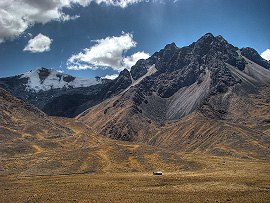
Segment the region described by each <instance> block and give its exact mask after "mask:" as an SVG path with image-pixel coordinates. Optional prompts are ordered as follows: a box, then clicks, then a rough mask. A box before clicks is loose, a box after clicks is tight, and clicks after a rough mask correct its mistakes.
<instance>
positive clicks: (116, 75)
mask: <svg viewBox="0 0 270 203" xmlns="http://www.w3.org/2000/svg"><path fill="white" fill-rule="evenodd" d="M118 76H119V75H118V74H113V75H106V76H105V77H104V78H106V79H109V80H114V79H115V78H117V77H118Z"/></svg>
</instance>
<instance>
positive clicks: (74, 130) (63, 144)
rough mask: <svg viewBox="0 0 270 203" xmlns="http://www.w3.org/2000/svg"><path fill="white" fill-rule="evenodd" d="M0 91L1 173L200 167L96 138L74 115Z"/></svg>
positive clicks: (169, 155) (167, 153)
mask: <svg viewBox="0 0 270 203" xmlns="http://www.w3.org/2000/svg"><path fill="white" fill-rule="evenodd" d="M0 91H1V94H0V95H1V96H0V112H1V113H0V116H1V117H0V128H1V131H0V135H1V137H0V138H1V143H0V145H1V148H0V150H1V151H0V154H1V168H0V174H1V176H15V177H18V176H19V177H24V176H37V175H38V176H41V175H63V174H66V175H69V174H89V173H104V172H143V171H148V172H152V171H153V170H163V171H164V170H165V171H194V170H198V169H200V168H201V167H202V164H200V163H198V162H197V161H192V160H187V159H183V158H182V156H181V155H180V154H176V153H173V152H170V151H166V150H164V149H157V148H155V147H150V146H147V145H142V144H141V145H137V144H132V143H128V142H123V141H113V140H110V139H107V138H101V137H98V136H96V132H94V131H92V130H91V129H90V128H89V127H87V126H86V125H85V124H83V123H82V122H80V121H78V120H75V119H70V118H58V117H50V116H47V115H46V114H44V113H43V112H41V111H40V110H38V109H37V108H36V107H34V106H32V105H31V104H29V103H27V102H24V101H22V100H19V99H16V98H15V97H13V96H11V95H10V94H9V93H8V92H6V91H5V90H2V89H0Z"/></svg>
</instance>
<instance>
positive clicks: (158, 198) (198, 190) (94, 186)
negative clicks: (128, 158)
mask: <svg viewBox="0 0 270 203" xmlns="http://www.w3.org/2000/svg"><path fill="white" fill-rule="evenodd" d="M182 156H183V157H184V159H188V160H193V161H198V160H200V162H201V164H203V165H204V166H205V167H204V168H201V169H200V170H194V171H171V172H167V171H166V170H165V171H163V172H164V175H162V176H153V175H152V173H151V172H133V173H102V174H84V175H60V176H59V175H58V176H39V177H27V178H1V183H0V188H1V195H0V198H1V200H2V202H269V200H270V176H269V175H270V171H269V167H270V164H269V163H267V162H263V161H256V160H253V161H251V160H249V161H243V160H240V159H226V158H222V157H207V156H201V155H196V154H185V155H182Z"/></svg>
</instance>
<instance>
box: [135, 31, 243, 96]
mask: <svg viewBox="0 0 270 203" xmlns="http://www.w3.org/2000/svg"><path fill="white" fill-rule="evenodd" d="M237 50H238V48H237V47H234V46H232V45H231V44H229V43H228V42H227V41H226V40H225V39H224V38H223V37H221V36H217V37H214V36H213V35H212V34H211V33H208V34H206V35H204V36H203V37H201V38H200V39H199V40H198V41H197V42H194V43H192V44H191V45H190V46H187V47H183V48H178V47H176V45H175V44H174V43H172V44H168V45H166V46H165V48H164V49H162V50H161V51H160V52H156V53H155V54H153V55H152V56H151V57H150V58H149V59H146V60H140V61H139V62H138V63H137V64H136V65H135V66H133V67H132V68H131V73H132V77H133V78H134V77H135V79H137V78H138V77H139V76H141V75H142V74H145V72H146V71H147V66H150V65H152V64H155V67H156V69H157V70H158V71H157V72H156V73H155V74H153V75H151V76H150V77H148V78H147V80H145V81H143V82H142V83H141V84H140V85H139V86H140V87H139V89H140V91H142V90H145V91H147V92H148V93H147V94H149V93H150V94H151V92H156V93H157V94H158V95H159V96H160V97H162V98H169V97H171V96H172V95H173V94H175V93H176V92H177V91H178V90H179V89H180V88H182V87H185V86H189V85H191V84H193V83H195V82H196V81H198V80H199V78H200V75H201V74H203V73H205V71H206V70H210V71H211V73H212V75H211V77H212V84H211V91H212V92H213V93H215V92H225V91H226V90H227V87H228V86H233V85H235V84H237V83H239V82H240V81H239V80H238V79H236V78H234V77H233V76H232V74H231V72H230V71H229V70H228V68H227V67H226V63H228V64H230V65H232V66H235V67H237V68H238V69H239V70H243V69H244V68H245V61H244V59H243V58H242V57H241V56H239V55H238V53H237V52H236V51H237Z"/></svg>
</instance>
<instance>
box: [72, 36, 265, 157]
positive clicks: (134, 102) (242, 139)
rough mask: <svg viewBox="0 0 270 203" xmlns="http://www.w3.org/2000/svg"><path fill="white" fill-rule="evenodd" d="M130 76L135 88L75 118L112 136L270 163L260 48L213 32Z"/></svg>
mask: <svg viewBox="0 0 270 203" xmlns="http://www.w3.org/2000/svg"><path fill="white" fill-rule="evenodd" d="M153 67H155V71H153ZM150 70H152V71H150ZM130 73H131V76H132V80H133V84H134V85H131V86H130V87H129V88H127V89H126V91H124V92H123V93H122V94H120V95H118V96H117V97H113V98H110V99H108V100H106V101H104V102H102V103H100V104H98V105H96V106H94V107H92V108H90V109H88V110H86V111H85V112H84V113H82V114H81V115H79V116H78V117H77V119H79V120H81V121H83V122H84V123H86V124H87V125H88V126H92V127H93V128H94V129H95V130H96V131H97V132H99V133H100V134H101V135H103V136H106V137H110V138H114V139H121V140H129V141H136V142H143V143H147V144H151V145H154V146H159V147H164V148H167V149H170V150H172V149H173V150H176V151H185V152H191V151H196V152H200V153H201V152H206V153H210V154H215V155H230V156H237V157H245V158H251V157H257V158H265V157H267V158H269V152H270V151H269V143H270V142H269V141H270V139H269V127H270V125H269V122H268V120H269V117H270V106H269V101H270V100H269V85H270V70H269V62H267V61H265V60H263V59H262V58H261V57H260V56H259V54H258V53H257V52H256V51H255V50H254V49H251V48H244V49H238V48H237V47H234V46H233V45H231V44H229V43H228V42H227V41H226V40H225V39H224V38H223V37H221V36H217V37H214V36H213V35H212V34H210V33H208V34H206V35H204V36H203V37H201V38H200V39H199V40H198V41H197V42H194V43H192V44H191V45H189V46H187V47H183V48H178V47H176V45H175V44H174V43H172V44H169V45H167V46H166V47H165V48H164V49H162V50H160V51H159V52H156V53H155V54H153V55H152V56H151V57H150V58H149V59H146V60H140V61H138V62H137V64H136V65H135V66H133V67H132V68H131V71H130ZM145 75H147V76H146V77H145ZM134 81H135V82H134ZM138 81H139V82H138Z"/></svg>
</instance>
